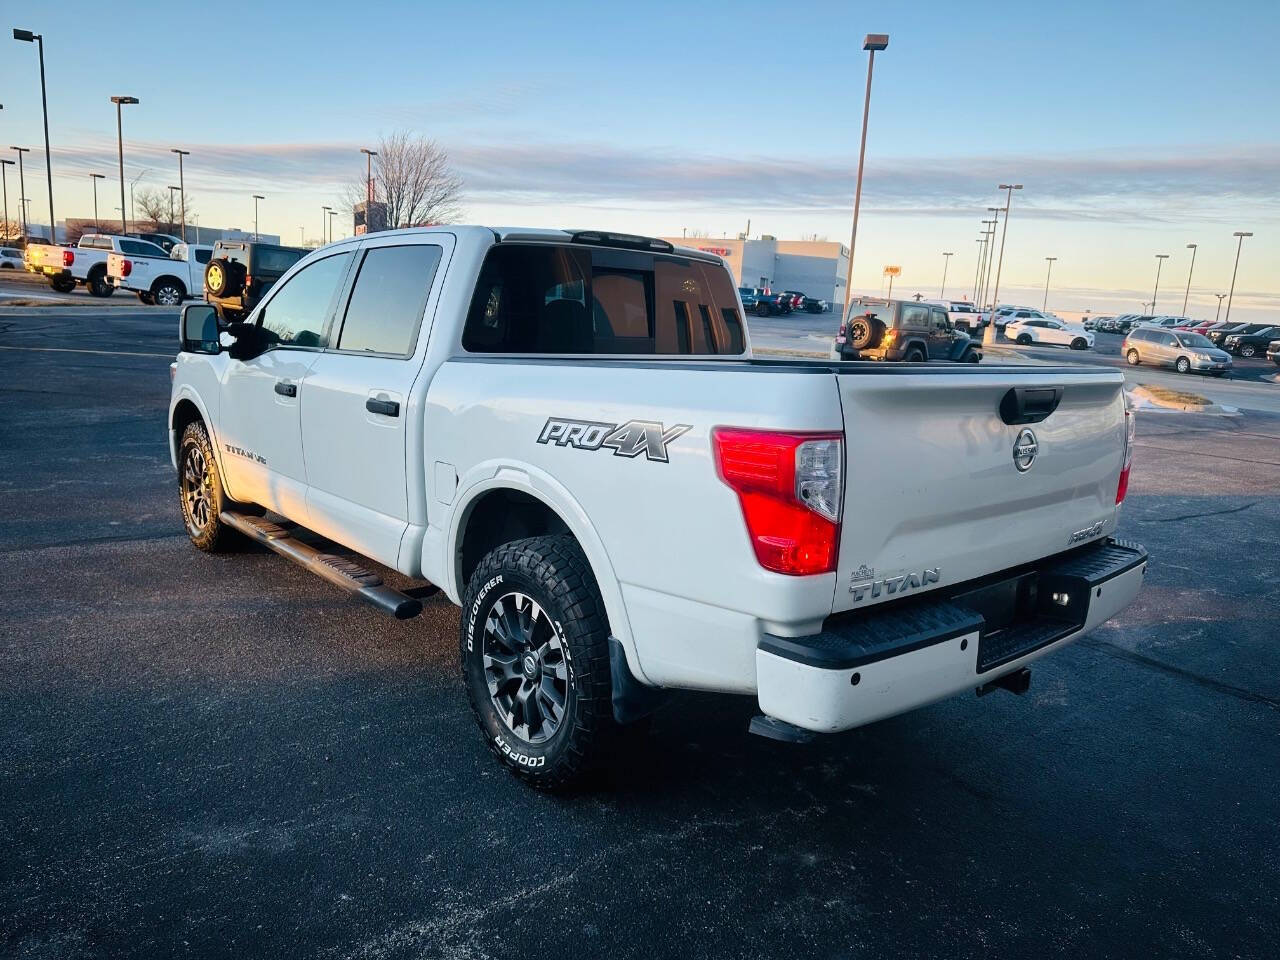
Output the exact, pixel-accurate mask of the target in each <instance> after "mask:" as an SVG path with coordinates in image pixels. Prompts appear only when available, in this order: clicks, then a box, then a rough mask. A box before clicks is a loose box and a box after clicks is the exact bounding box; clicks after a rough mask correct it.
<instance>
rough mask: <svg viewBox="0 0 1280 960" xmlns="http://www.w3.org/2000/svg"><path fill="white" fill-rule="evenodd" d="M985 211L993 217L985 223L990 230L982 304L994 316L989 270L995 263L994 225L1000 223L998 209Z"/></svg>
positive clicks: (992, 317)
mask: <svg viewBox="0 0 1280 960" xmlns="http://www.w3.org/2000/svg"><path fill="white" fill-rule="evenodd" d="M987 209H988V210H989V211H991V213H992V214H993V216H992V217H991V219H990V220H988V221H987V223H988V224H990V230H989V232H988V239H987V266H986V271H987V272H986V276H985V277H984V278H983V281H982V301H983V303H987V304H990V307H991V313H992V314H994V313H995V309H996V305H995V304H994V303H992V302H991V296H990V294H991V268H992V267H994V266H995V263H996V225H997V224H998V223H999V222H1000V208H999V207H987ZM990 319H991V320H992V321H994V320H995V317H994V316H991V317H990Z"/></svg>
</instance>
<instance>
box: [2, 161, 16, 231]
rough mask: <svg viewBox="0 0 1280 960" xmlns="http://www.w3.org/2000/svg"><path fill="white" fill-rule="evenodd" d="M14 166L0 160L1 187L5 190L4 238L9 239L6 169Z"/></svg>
mask: <svg viewBox="0 0 1280 960" xmlns="http://www.w3.org/2000/svg"><path fill="white" fill-rule="evenodd" d="M11 166H13V161H12V160H0V186H2V187H3V188H4V238H5V239H6V240H8V239H9V236H10V234H9V176H8V173H9V171H8V170H6V169H5V167H11Z"/></svg>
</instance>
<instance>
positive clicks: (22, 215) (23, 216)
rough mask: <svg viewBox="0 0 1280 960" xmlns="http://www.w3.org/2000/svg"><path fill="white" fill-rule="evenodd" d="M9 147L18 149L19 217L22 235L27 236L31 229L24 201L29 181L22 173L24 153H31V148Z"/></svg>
mask: <svg viewBox="0 0 1280 960" xmlns="http://www.w3.org/2000/svg"><path fill="white" fill-rule="evenodd" d="M9 149H10V150H14V151H16V152H17V154H18V219H19V220H21V221H22V235H23V236H24V237H25V236H27V235H28V234H29V233H30V232H31V231H30V230H29V229H28V227H29V224H28V223H27V205H26V204H25V203H23V200H24V199H25V198H26V196H27V181H26V179H25V178H24V177H23V175H22V155H23V154H24V153H30V152H31V148H30V147H10V148H9Z"/></svg>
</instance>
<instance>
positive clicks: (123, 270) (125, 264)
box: [120, 260, 133, 277]
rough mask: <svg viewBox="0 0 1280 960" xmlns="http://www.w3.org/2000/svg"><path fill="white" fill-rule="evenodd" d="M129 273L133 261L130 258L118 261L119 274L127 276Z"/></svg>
mask: <svg viewBox="0 0 1280 960" xmlns="http://www.w3.org/2000/svg"><path fill="white" fill-rule="evenodd" d="M131 273H133V261H132V260H121V261H120V276H122V277H127V276H128V275H129V274H131Z"/></svg>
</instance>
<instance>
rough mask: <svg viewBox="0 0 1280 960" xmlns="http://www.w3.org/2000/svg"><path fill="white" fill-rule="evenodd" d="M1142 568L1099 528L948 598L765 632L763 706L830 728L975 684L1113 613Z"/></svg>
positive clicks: (1128, 546) (1130, 593) (759, 678)
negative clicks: (1062, 550) (788, 632)
mask: <svg viewBox="0 0 1280 960" xmlns="http://www.w3.org/2000/svg"><path fill="white" fill-rule="evenodd" d="M1146 568H1147V552H1146V550H1145V549H1144V548H1143V547H1141V546H1139V545H1138V544H1135V543H1130V542H1127V541H1116V540H1105V541H1102V542H1100V543H1097V544H1091V545H1089V546H1087V547H1083V548H1080V549H1078V550H1073V551H1071V552H1069V553H1066V554H1062V555H1059V556H1058V557H1053V558H1050V559H1048V560H1046V561H1044V562H1042V563H1041V564H1034V565H1031V566H1030V567H1027V568H1020V569H1019V570H1016V571H1009V572H1007V573H1006V574H1002V575H998V576H996V577H993V578H986V579H984V580H983V581H978V582H975V583H970V584H965V585H962V586H960V587H958V588H957V590H956V591H955V592H953V593H951V594H949V595H948V596H947V597H945V598H932V597H931V598H927V599H926V598H922V599H921V600H917V601H911V602H907V603H902V604H895V605H893V606H892V607H889V608H886V609H884V610H883V611H878V610H876V609H874V608H873V609H872V610H869V611H866V612H862V613H859V614H856V615H842V616H839V617H832V618H831V619H829V620H828V621H827V623H826V624H825V625H824V629H823V631H822V632H821V633H819V634H816V635H814V636H809V637H794V638H790V637H774V636H770V635H766V636H765V637H764V638H763V639H762V640H761V642H760V644H759V647H758V648H757V650H756V682H757V688H758V696H759V699H760V709H761V710H762V711H763V712H764V713H765V714H768V715H769V716H772V717H776V718H778V719H779V720H784V721H786V722H787V723H791V724H794V725H795V726H797V727H802V728H804V729H806V730H815V731H819V732H824V733H833V732H836V731H839V730H849V729H851V728H853V727H858V726H861V725H863V724H866V723H871V722H872V721H875V720H879V719H882V718H884V717H890V716H893V715H894V714H898V713H903V712H905V711H907V710H911V709H914V708H915V707H920V706H924V705H925V704H928V703H932V702H934V701H936V700H941V699H943V698H944V697H949V696H952V695H953V694H956V693H961V692H963V691H965V690H971V689H975V688H977V687H980V686H982V685H983V684H986V683H990V682H991V681H992V680H995V679H997V678H998V677H1001V676H1004V675H1005V674H1007V673H1011V672H1013V671H1015V670H1018V669H1020V668H1021V667H1023V666H1025V665H1026V664H1028V663H1030V662H1031V661H1032V660H1035V659H1036V658H1038V657H1042V656H1044V655H1045V654H1046V653H1049V652H1050V651H1052V650H1056V649H1057V648H1058V647H1061V646H1065V645H1066V644H1068V643H1071V642H1072V641H1073V640H1075V639H1077V638H1079V637H1081V636H1083V635H1084V634H1086V633H1088V632H1089V631H1090V630H1092V629H1093V628H1094V627H1096V626H1098V625H1099V624H1101V623H1104V622H1105V621H1107V620H1109V619H1110V618H1111V617H1113V616H1115V615H1116V614H1117V613H1119V612H1120V611H1121V610H1123V609H1124V608H1125V607H1127V606H1128V605H1129V604H1130V603H1131V602H1132V601H1133V599H1134V597H1136V596H1137V595H1138V590H1139V589H1140V588H1141V587H1142V580H1143V576H1144V575H1145V573H1146Z"/></svg>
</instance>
